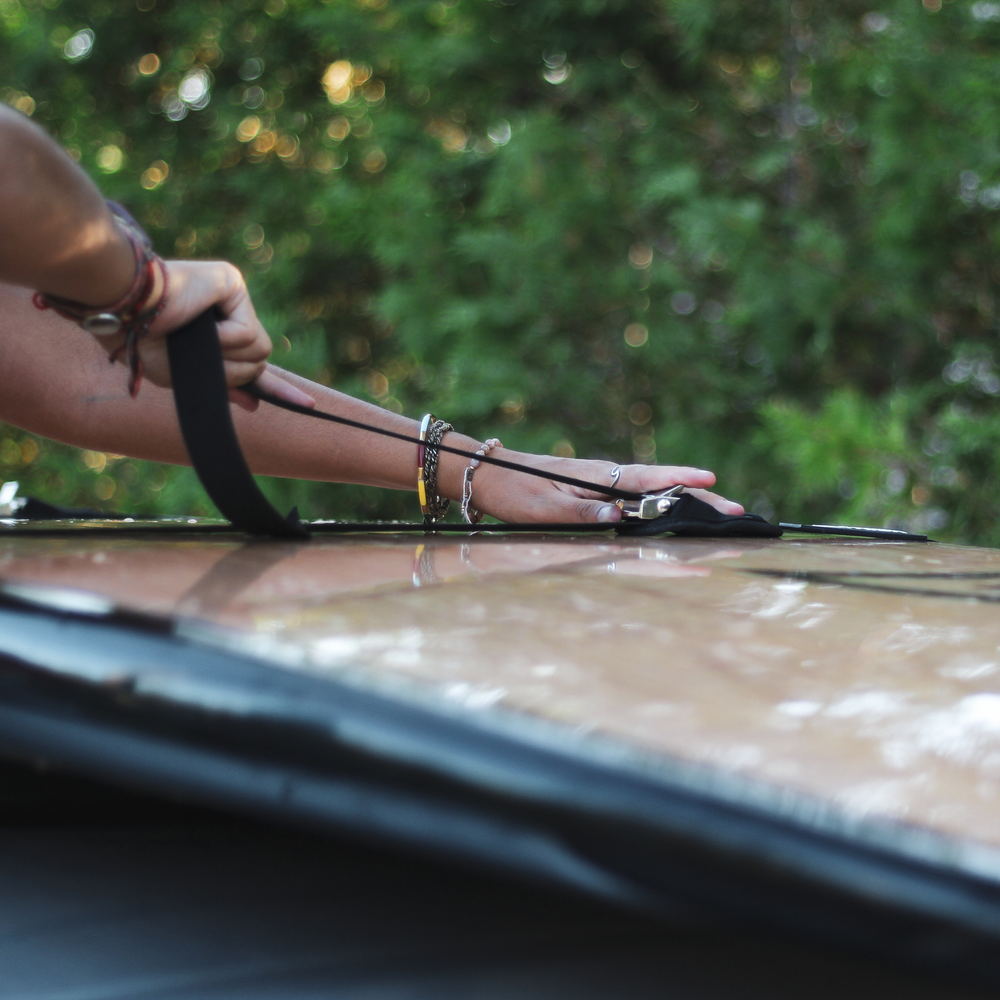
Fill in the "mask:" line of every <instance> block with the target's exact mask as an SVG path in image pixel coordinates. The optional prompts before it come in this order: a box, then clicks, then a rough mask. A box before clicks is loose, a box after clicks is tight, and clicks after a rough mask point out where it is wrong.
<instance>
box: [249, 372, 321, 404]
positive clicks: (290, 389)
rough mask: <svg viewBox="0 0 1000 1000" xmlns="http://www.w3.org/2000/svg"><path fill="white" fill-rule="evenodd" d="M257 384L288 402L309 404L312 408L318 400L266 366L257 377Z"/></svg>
mask: <svg viewBox="0 0 1000 1000" xmlns="http://www.w3.org/2000/svg"><path fill="white" fill-rule="evenodd" d="M257 385H259V386H260V388H261V389H263V390H264V391H265V392H269V393H271V395H272V396H277V397H279V398H280V399H283V400H285V401H286V402H288V403H297V404H298V405H299V406H308V407H310V409H311V408H312V407H314V406H315V405H316V400H315V399H313V398H312V396H310V395H308V394H307V393H305V392H303V391H302V390H301V389H299V388H298V387H297V386H294V385H292V383H291V382H287V381H286V380H285V379H283V378H282V377H281V376H280V375H278V374H277V373H276V372H273V371H271V369H270V368H265V369H264V371H263V373H262V374H261V375H260V376H259V377H258V378H257Z"/></svg>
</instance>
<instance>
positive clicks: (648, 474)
mask: <svg viewBox="0 0 1000 1000" xmlns="http://www.w3.org/2000/svg"><path fill="white" fill-rule="evenodd" d="M621 470H622V474H621V477H620V478H619V480H618V483H617V485H618V487H619V488H620V489H623V490H630V491H631V492H633V493H658V492H660V491H661V490H669V489H670V488H671V487H672V486H687V487H688V488H691V489H695V488H700V489H705V488H707V487H709V486H714V485H715V473H714V472H709V470H708V469H695V468H692V467H691V466H687V465H623V466H622V467H621Z"/></svg>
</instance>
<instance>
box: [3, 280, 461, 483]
mask: <svg viewBox="0 0 1000 1000" xmlns="http://www.w3.org/2000/svg"><path fill="white" fill-rule="evenodd" d="M282 374H283V375H284V376H285V377H287V378H288V380H289V381H291V382H293V383H294V384H296V385H299V386H301V387H302V388H304V389H305V390H306V391H307V392H309V393H310V395H312V396H313V397H314V398H315V400H316V404H317V408H318V409H321V410H326V411H328V412H334V413H338V414H340V415H343V416H346V417H350V418H352V419H355V420H362V421H366V422H369V423H375V424H378V425H379V426H383V427H386V428H389V429H391V430H396V431H399V432H400V433H403V434H408V435H416V433H417V423H416V422H415V421H413V420H410V419H408V418H406V417H401V416H398V415H396V414H394V413H390V412H389V411H387V410H384V409H381V408H380V407H377V406H373V405H372V404H370V403H365V402H362V401H361V400H357V399H353V398H352V397H350V396H345V395H344V394H343V393H339V392H335V391H334V390H332V389H328V388H326V387H324V386H320V385H317V384H316V383H313V382H309V381H308V380H306V379H302V378H300V377H298V376H296V375H291V374H286V373H282ZM233 416H234V420H235V423H236V428H237V433H238V434H239V437H240V442H241V444H242V446H243V450H244V453H245V455H246V457H247V461H248V462H249V464H250V467H251V469H252V470H253V471H254V472H255V473H257V474H260V475H271V476H283V477H287V478H293V479H314V480H321V481H327V482H352V483H362V484H368V485H375V486H387V487H391V488H395V489H405V490H412V489H414V487H415V484H416V447H415V446H414V445H412V444H408V443H406V442H403V441H395V440H393V439H391V438H384V437H379V436H376V435H374V434H372V433H370V432H367V431H361V430H356V429H353V428H350V427H343V426H337V425H336V424H331V423H329V422H320V421H318V420H310V419H309V418H306V417H302V416H299V415H297V414H293V413H288V412H287V411H284V410H279V409H276V408H274V407H271V406H267V405H262V406H261V407H260V408H259V409H257V410H256V411H255V412H253V413H247V412H245V411H243V410H240V409H234V411H233ZM0 419H2V420H5V421H7V422H8V423H13V424H16V425H17V426H20V427H23V428H24V429H26V430H29V431H31V432H33V433H36V434H40V435H43V436H45V437H50V438H54V439H56V440H59V441H64V442H66V443H67V444H72V445H76V446H77V447H81V448H90V449H92V450H95V451H107V452H113V453H115V454H120V455H130V456H132V457H135V458H145V459H151V460H153V461H158V462H170V463H173V464H178V465H186V464H189V463H188V457H187V449H186V448H185V447H184V442H183V440H182V438H181V434H180V428H179V426H178V423H177V416H176V412H175V409H174V401H173V393H172V391H171V390H169V389H163V388H160V387H159V386H156V385H152V384H150V383H145V384H144V385H143V387H142V391H141V392H140V394H139V396H138V398H136V399H134V400H133V399H131V398H129V395H128V392H127V391H126V388H125V376H124V373H123V371H122V369H121V368H120V367H118V366H115V365H109V364H108V362H107V358H106V356H105V355H104V352H103V351H102V350H101V348H100V347H99V346H97V344H96V343H95V342H94V341H93V340H92V339H91V338H90V337H86V336H81V335H80V332H79V330H77V329H76V328H75V327H74V326H73V325H72V324H70V323H68V322H67V321H65V320H62V319H60V318H58V317H56V316H53V314H52V313H39V312H38V311H37V310H36V309H34V307H33V306H32V305H31V303H30V300H29V298H28V295H27V293H26V292H25V291H24V290H23V289H14V288H11V287H9V286H0ZM448 443H449V444H454V445H455V446H457V447H464V448H468V449H470V450H473V451H474V450H475V449H476V447H478V443H477V442H476V441H474V440H473V439H472V438H467V437H464V436H462V435H449V438H448ZM464 467H465V460H464V459H462V458H460V457H457V456H447V455H442V460H441V471H440V476H439V486H440V489H441V491H442V492H443V494H444V495H446V496H450V497H451V498H452V499H457V498H459V497H460V496H461V477H462V471H463V469H464Z"/></svg>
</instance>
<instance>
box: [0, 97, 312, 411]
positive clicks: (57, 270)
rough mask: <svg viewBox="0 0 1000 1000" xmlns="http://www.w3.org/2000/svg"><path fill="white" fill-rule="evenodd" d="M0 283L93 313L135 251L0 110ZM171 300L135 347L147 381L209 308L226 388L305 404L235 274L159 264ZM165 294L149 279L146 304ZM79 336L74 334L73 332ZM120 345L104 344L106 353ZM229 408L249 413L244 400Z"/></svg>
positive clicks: (156, 378) (162, 377)
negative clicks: (273, 360) (247, 388)
mask: <svg viewBox="0 0 1000 1000" xmlns="http://www.w3.org/2000/svg"><path fill="white" fill-rule="evenodd" d="M0 221H2V223H3V233H4V239H3V240H2V241H0V281H2V282H7V283H10V284H12V285H20V286H24V287H26V288H31V289H33V290H37V291H40V292H43V293H46V294H48V295H53V296H57V297H59V298H61V299H69V300H72V301H74V302H78V303H81V304H83V305H88V306H95V307H96V306H100V305H105V304H108V303H113V302H116V301H118V300H119V299H121V297H122V296H123V295H125V294H126V292H127V291H128V290H129V287H130V285H131V284H132V281H133V278H134V277H135V271H136V261H135V254H134V252H133V248H132V245H131V243H130V242H129V240H128V239H127V237H126V236H125V234H124V232H123V231H122V229H121V227H120V226H119V225H118V224H117V223H116V222H115V220H114V217H113V216H112V214H111V211H110V210H109V209H108V207H107V204H106V203H105V201H104V198H103V197H102V196H101V193H100V192H99V191H98V190H97V188H96V187H95V186H94V184H93V182H92V181H91V180H90V179H89V178H88V177H87V175H86V174H85V173H84V172H83V171H82V170H81V169H80V168H79V167H78V166H77V165H76V164H75V163H74V162H73V161H72V160H70V159H69V157H68V156H66V154H65V153H64V152H63V151H62V150H61V149H60V148H59V146H58V145H57V144H56V143H55V142H54V141H53V140H52V139H51V138H50V137H49V136H48V135H47V134H46V133H45V132H44V131H43V130H42V129H40V128H38V127H37V126H36V125H34V124H33V123H32V122H30V121H29V120H28V119H27V118H25V117H24V116H23V115H21V114H19V113H18V112H16V111H14V110H13V109H12V108H9V107H7V106H6V105H4V104H0ZM165 267H166V275H167V283H168V286H169V294H168V296H167V301H166V303H165V306H164V308H163V310H162V312H161V313H160V315H159V316H157V318H156V320H155V321H154V323H153V325H152V328H151V329H150V332H149V334H148V335H147V336H146V337H145V338H143V340H142V341H141V342H140V345H139V353H140V357H141V359H142V362H143V369H144V374H145V376H146V377H147V378H148V379H149V380H150V381H152V382H154V383H155V384H157V385H160V386H168V385H169V384H170V371H169V367H168V365H167V363H166V335H167V334H168V333H169V332H170V331H171V330H174V329H176V328H177V327H179V326H181V325H183V324H184V323H186V322H187V321H188V320H190V319H192V318H193V317H195V316H197V315H198V314H199V313H201V312H203V311H204V310H205V309H207V308H209V307H210V306H217V307H219V309H220V311H221V313H222V315H223V316H224V317H225V318H224V319H223V320H222V322H220V324H219V336H220V340H221V342H222V348H223V359H224V362H225V367H226V378H227V382H228V384H229V385H230V386H231V387H237V386H240V385H244V384H245V383H247V382H250V381H252V380H254V379H256V378H260V379H261V380H262V381H261V385H262V387H263V388H266V389H268V390H269V391H270V392H273V393H275V394H277V395H280V396H283V397H284V398H287V399H291V400H292V401H293V402H297V403H299V404H301V405H304V406H309V405H311V403H312V400H311V398H310V397H309V396H308V395H305V394H303V393H301V392H299V391H297V390H293V389H292V388H291V387H290V386H288V385H287V383H285V382H284V381H283V380H281V379H280V378H279V377H278V376H277V375H275V374H274V373H268V372H267V371H266V368H265V363H266V360H267V357H268V355H269V354H270V352H271V341H270V338H269V337H268V335H267V332H266V331H265V330H264V328H263V327H262V326H261V324H260V321H259V320H258V319H257V315H256V313H255V311H254V308H253V303H252V302H251V300H250V296H249V294H248V293H247V289H246V284H245V283H244V281H243V277H242V275H241V274H240V272H239V270H238V269H237V268H235V267H233V265H231V264H227V263H225V262H224V261H167V262H166V264H165ZM163 291H164V283H163V276H162V275H161V274H160V272H159V270H157V272H156V280H155V285H154V288H153V290H152V295H151V298H150V301H149V303H148V304H149V305H150V306H155V305H156V304H157V303H158V302H159V300H160V297H161V295H162V294H163ZM79 335H80V336H83V334H82V332H80V333H79ZM122 339H123V338H122V336H120V335H119V336H114V337H102V338H101V342H102V347H103V348H104V349H105V350H106V351H107V352H109V353H111V352H114V351H115V350H116V349H117V348H118V347H119V346H120V343H121V340H122ZM233 398H234V401H237V402H239V403H241V405H244V406H245V407H247V408H253V407H254V406H255V404H254V403H253V402H252V401H251V400H250V399H249V397H247V396H246V395H245V394H243V393H238V392H237V393H236V394H235V395H234V397H233Z"/></svg>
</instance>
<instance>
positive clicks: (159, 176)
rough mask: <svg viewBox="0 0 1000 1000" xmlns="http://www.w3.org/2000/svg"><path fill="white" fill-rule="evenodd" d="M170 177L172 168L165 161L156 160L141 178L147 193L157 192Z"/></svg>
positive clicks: (140, 181)
mask: <svg viewBox="0 0 1000 1000" xmlns="http://www.w3.org/2000/svg"><path fill="white" fill-rule="evenodd" d="M169 176H170V167H169V165H168V164H167V163H166V161H164V160H154V161H153V162H152V163H151V164H150V165H149V166H148V167H147V168H146V169H145V170H144V171H143V172H142V176H141V177H140V178H139V183H140V184H141V185H142V186H143V187H144V188H145V189H146V190H147V191H155V190H156V188H158V187H159V186H160V185H161V184H162V183H163V182H164V181H165V180H166V179H167V178H168V177H169Z"/></svg>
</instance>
